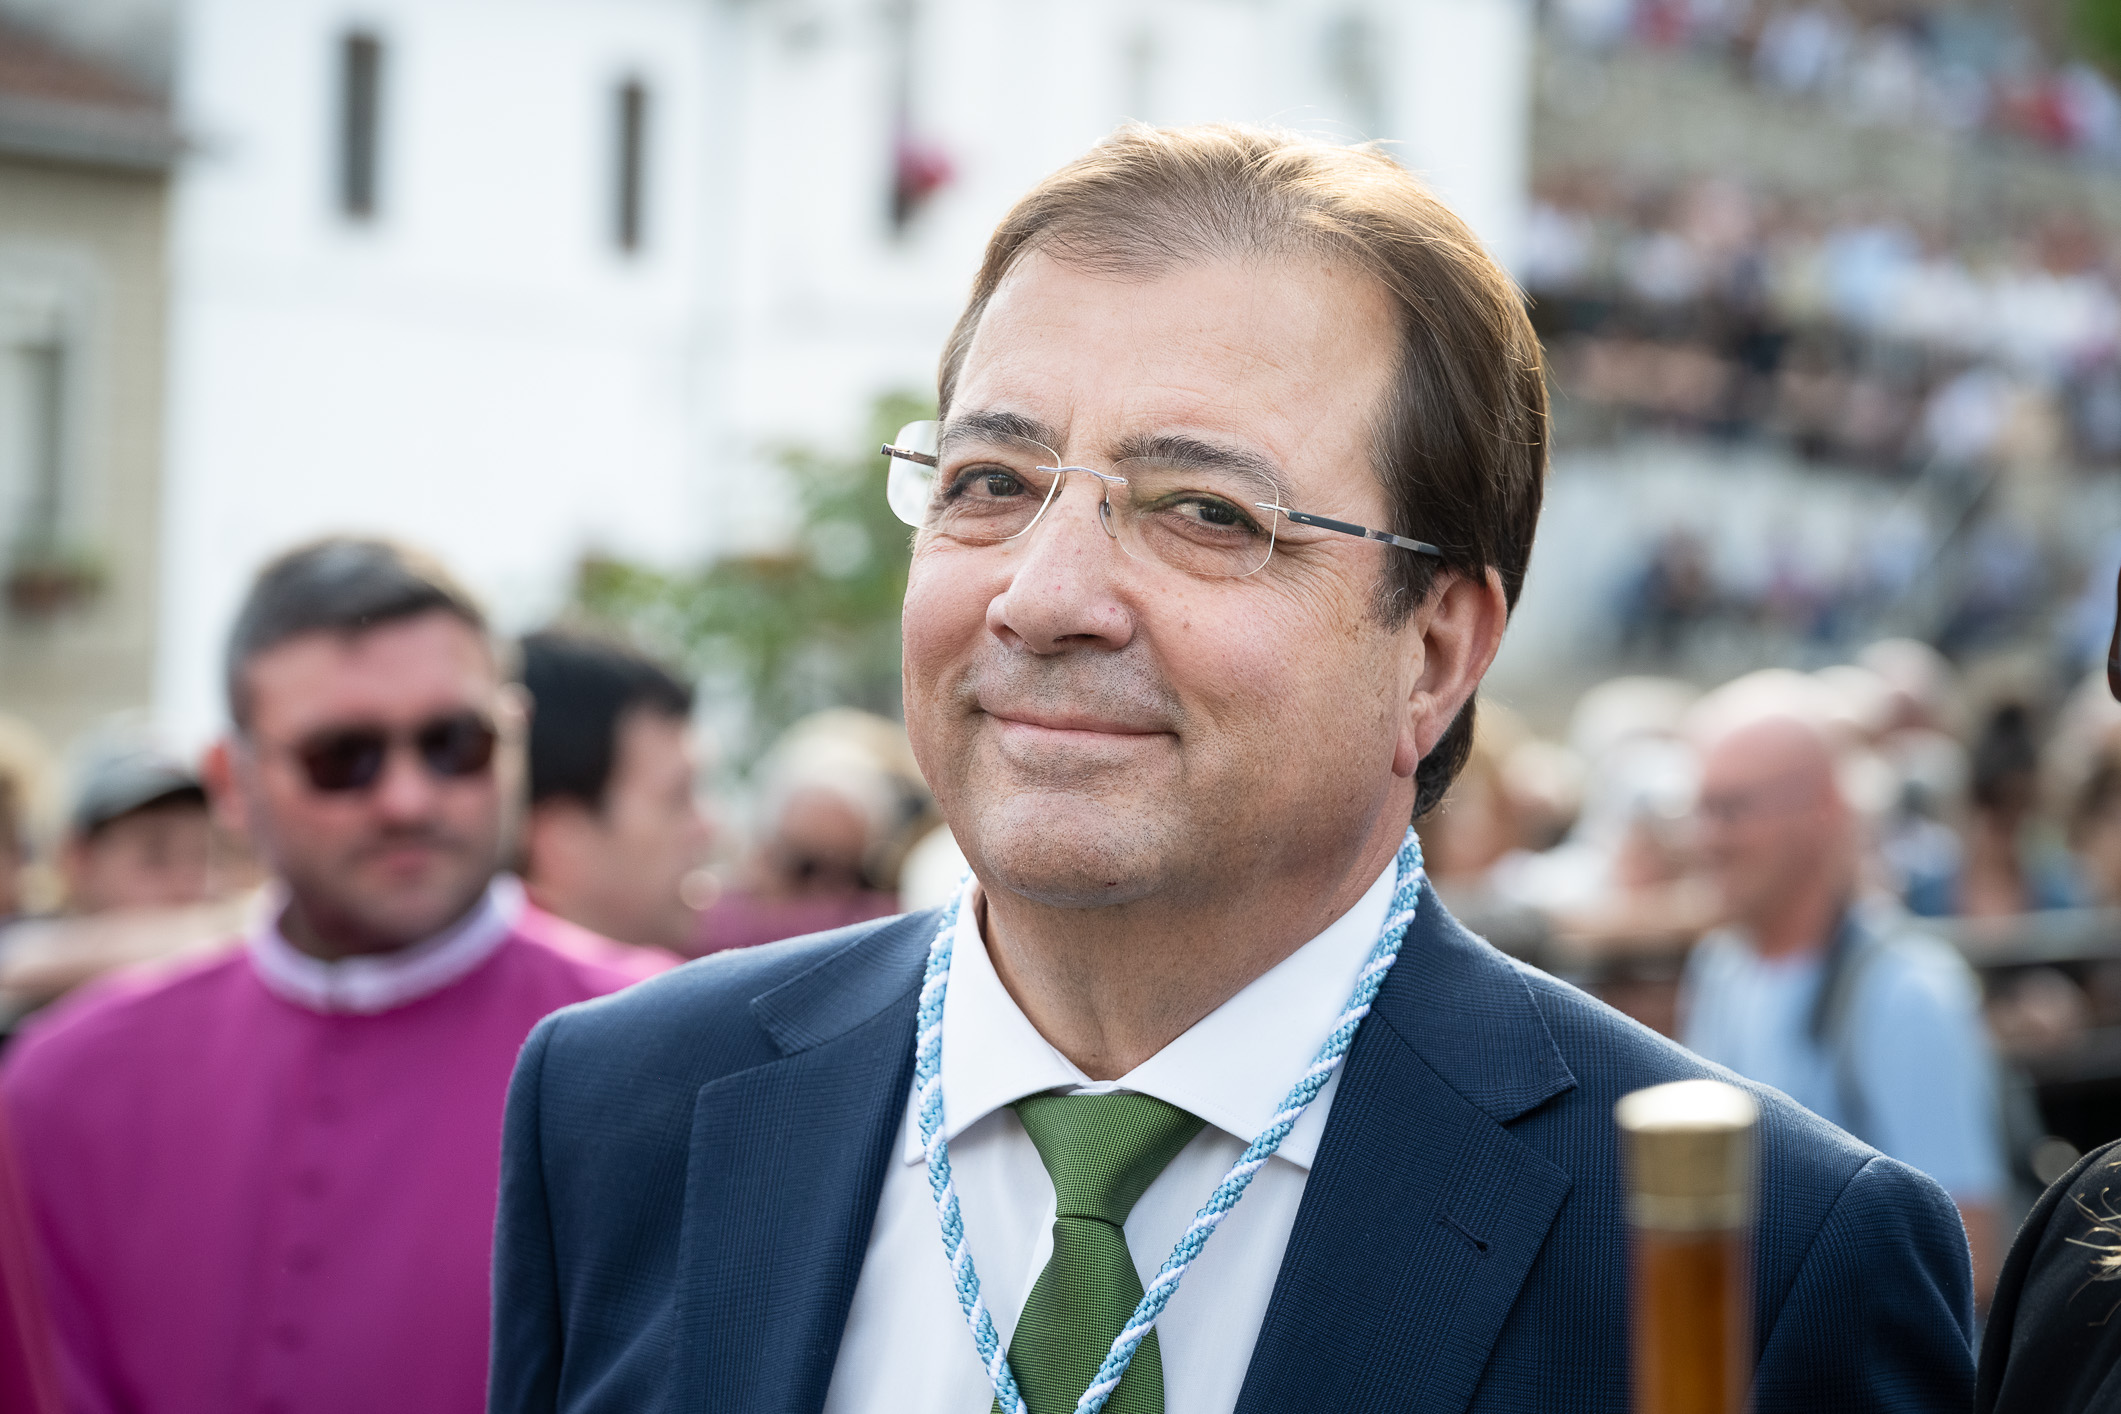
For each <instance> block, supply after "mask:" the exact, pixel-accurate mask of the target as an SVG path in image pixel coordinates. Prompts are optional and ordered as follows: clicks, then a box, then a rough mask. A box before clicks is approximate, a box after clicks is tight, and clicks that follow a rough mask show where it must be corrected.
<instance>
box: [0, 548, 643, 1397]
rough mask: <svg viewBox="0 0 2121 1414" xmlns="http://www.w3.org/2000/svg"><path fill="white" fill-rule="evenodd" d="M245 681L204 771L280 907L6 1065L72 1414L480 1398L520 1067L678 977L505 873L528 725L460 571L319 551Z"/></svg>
mask: <svg viewBox="0 0 2121 1414" xmlns="http://www.w3.org/2000/svg"><path fill="white" fill-rule="evenodd" d="M227 671H228V678H227V684H228V694H229V709H230V716H231V719H232V722H233V724H234V725H233V729H232V730H231V731H230V732H229V734H228V736H227V737H226V738H225V739H224V740H223V741H222V742H221V743H220V744H218V745H217V746H215V747H214V748H213V750H212V752H211V753H210V754H209V756H208V758H207V771H206V776H207V779H208V782H209V785H210V788H211V791H212V794H213V798H214V802H215V804H216V806H217V808H219V809H221V810H222V811H224V812H225V814H226V816H227V818H228V820H229V821H230V823H231V824H233V825H235V826H236V827H238V828H241V829H242V830H244V831H246V832H247V833H248V835H249V837H250V838H251V840H252V842H253V843H254V845H255V846H256V848H257V850H258V851H259V853H260V855H261V857H262V858H263V859H264V860H265V861H266V862H267V863H268V864H269V865H270V866H271V868H272V870H273V872H274V875H275V876H276V879H277V892H276V895H275V897H274V899H273V901H272V904H271V907H270V908H269V910H268V911H267V912H266V914H265V915H264V916H263V917H262V918H261V920H260V922H259V925H258V926H257V928H256V930H255V931H254V932H253V933H252V934H251V935H250V937H249V938H248V939H247V940H245V945H244V946H243V947H242V948H241V949H239V950H233V951H229V952H226V953H223V954H219V955H216V956H214V957H212V958H210V959H207V960H205V961H204V962H197V963H190V964H186V965H183V966H182V967H179V968H177V969H175V970H173V971H172V970H164V971H159V972H155V973H143V974H133V975H129V976H121V977H118V978H115V979H112V980H110V981H107V982H105V983H103V984H100V985H99V986H97V987H95V988H91V989H89V990H88V991H86V992H84V993H83V994H81V995H80V996H79V997H78V998H77V999H73V1000H69V1001H68V1002H67V1003H64V1004H62V1005H61V1006H59V1007H57V1008H54V1010H53V1012H52V1013H51V1014H50V1015H49V1016H48V1017H46V1018H40V1020H39V1022H38V1023H36V1024H35V1025H33V1026H32V1027H31V1028H30V1029H29V1031H28V1033H27V1034H25V1035H24V1036H23V1038H22V1039H21V1040H20V1041H19V1042H18V1043H17V1049H16V1050H15V1051H14V1052H13V1053H12V1054H11V1055H10V1057H9V1061H8V1064H7V1067H6V1069H5V1071H4V1073H0V1098H4V1101H5V1104H6V1108H7V1111H8V1118H9V1119H10V1120H11V1121H12V1124H13V1128H14V1131H15V1136H16V1142H17V1147H18V1149H19V1150H20V1154H21V1160H22V1168H23V1170H24V1176H25V1180H26V1184H27V1187H28V1189H29V1192H30V1195H31V1199H32V1203H33V1206H34V1208H35V1211H36V1216H37V1219H38V1227H39V1231H40V1234H41V1237H42V1245H43V1250H44V1253H45V1256H46V1258H47V1260H46V1263H45V1269H46V1276H47V1279H48V1286H49V1296H50V1301H51V1307H52V1317H53V1323H54V1326H55V1328H56V1331H57V1334H58V1337H59V1342H60V1347H61V1356H62V1364H63V1366H64V1371H63V1373H64V1376H65V1379H66V1383H67V1385H68V1399H69V1403H68V1407H69V1408H70V1409H72V1410H75V1411H93V1412H94V1414H100V1411H106V1410H109V1411H117V1410H129V1411H143V1414H157V1412H158V1411H167V1414H224V1411H232V1410H257V1411H267V1410H288V1411H295V1410H299V1411H304V1414H309V1412H310V1411H334V1410H343V1411H347V1412H348V1414H353V1411H375V1410H386V1409H389V1410H397V1409H405V1410H415V1409H419V1410H426V1409H434V1410H441V1409H469V1408H473V1407H475V1406H476V1405H477V1404H478V1402H479V1400H480V1398H481V1396H482V1391H483V1386H484V1380H485V1361H484V1358H483V1351H484V1348H485V1344H486V1328H487V1301H486V1288H487V1280H486V1273H487V1265H488V1254H489V1251H490V1231H491V1225H492V1218H493V1205H494V1187H495V1167H496V1153H497V1148H498V1142H499V1129H500V1115H501V1106H502V1099H503V1092H504V1088H505V1085H506V1082H507V1076H508V1071H509V1066H510V1065H511V1063H512V1062H513V1060H514V1057H515V1054H516V1051H517V1048H518V1047H519V1046H520V1045H521V1043H522V1041H523V1038H524V1037H525V1036H526V1035H527V1034H528V1033H529V1031H530V1029H531V1027H532V1026H533V1025H534V1024H535V1023H536V1021H537V1020H538V1018H539V1017H541V1016H543V1015H545V1014H546V1013H548V1012H550V1011H552V1010H554V1009H555V1008H558V1007H562V1006H565V1005H567V1004H569V1003H572V1002H577V1001H581V1000H583V999H585V998H589V997H594V996H598V995H601V994H603V993H606V992H610V991H613V990H616V989H617V988H620V987H622V986H625V985H626V984H627V983H629V982H630V981H633V980H636V979H637V978H638V977H640V976H642V975H645V974H646V973H648V972H652V971H655V970H658V969H659V967H660V966H661V965H663V964H662V963H659V962H658V960H657V959H658V955H657V954H652V953H648V952H646V951H643V950H638V949H621V948H619V947H618V946H617V945H616V944H609V943H605V942H604V941H602V940H600V939H595V938H592V937H590V936H589V935H586V934H583V933H580V932H579V930H575V929H566V930H565V931H564V932H561V931H559V930H558V929H557V927H556V926H554V925H552V924H551V923H550V921H549V920H544V921H541V915H539V914H537V913H536V911H535V910H528V911H526V910H525V909H524V907H523V903H522V893H521V889H520V887H519V886H518V885H516V884H515V883H514V881H513V880H510V879H507V878H505V877H498V878H497V877H496V869H497V868H498V865H499V862H500V860H501V859H502V858H503V850H504V845H505V843H506V840H505V836H506V834H507V831H508V827H509V825H510V823H511V816H512V814H513V813H514V810H515V807H516V804H517V800H516V797H517V792H518V790H519V788H520V783H521V777H522V764H521V750H520V736H521V731H522V712H521V709H520V707H519V706H518V705H517V702H516V697H515V695H514V692H513V690H512V689H510V688H508V687H507V686H506V685H505V683H504V681H503V678H502V675H501V672H500V668H499V665H498V663H497V661H496V657H495V653H494V648H493V645H492V643H491V641H490V640H489V637H488V634H487V629H486V623H485V619H484V617H483V615H482V614H481V612H480V610H479V609H478V607H477V606H476V604H474V602H473V601H472V600H471V598H470V597H469V596H468V595H467V594H466V593H465V592H464V591H463V590H462V589H461V588H459V587H458V586H457V585H456V584H454V583H453V582H452V581H451V580H450V578H449V577H448V575H447V574H446V573H445V572H444V571H443V570H441V569H440V568H439V567H438V566H436V565H434V564H432V563H431V562H429V561H427V560H425V559H423V558H422V557H420V556H418V555H415V554H413V553H410V552H408V551H405V550H403V549H401V548H399V547H397V546H394V545H390V544H387V543H383V542H378V541H369V540H353V539H335V540H326V541H322V542H319V543H317V544H313V545H309V546H306V547H304V548H301V549H298V550H295V551H293V552H291V553H289V554H287V555H285V556H283V557H282V558H280V559H279V560H277V561H275V562H274V563H273V564H271V565H269V566H267V567H266V568H265V570H264V571H263V572H262V573H261V574H260V575H259V577H258V579H257V582H256V583H255V585H254V586H253V587H252V590H251V592H250V596H249V598H248V600H247V601H246V602H245V604H244V606H243V609H242V611H241V613H240V615H239V616H238V619H237V622H236V626H235V630H234V633H233V634H232V636H231V641H230V646H229V653H228V670H227Z"/></svg>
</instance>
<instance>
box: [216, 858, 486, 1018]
mask: <svg viewBox="0 0 2121 1414" xmlns="http://www.w3.org/2000/svg"><path fill="white" fill-rule="evenodd" d="M275 894H276V898H275V901H274V903H273V904H272V905H271V906H269V907H268V908H267V909H266V910H265V912H264V919H263V921H262V922H261V923H260V925H259V926H258V928H257V929H256V930H255V931H254V932H252V934H251V935H250V938H249V941H248V946H249V948H250V962H251V966H252V967H253V968H255V969H256V970H257V974H258V980H259V981H261V982H263V983H264V984H265V989H266V990H267V991H269V992H271V993H273V995H275V996H277V997H279V998H280V999H281V1000H283V1001H288V1002H292V1003H294V1004H295V1005H296V1006H300V1007H307V1008H308V1009H309V1010H311V1011H321V1012H326V1013H352V1014H354V1015H358V1016H371V1015H374V1014H375V1013H377V1012H382V1011H390V1010H392V1009H393V1008H395V1007H401V1006H404V1005H405V1004H406V1003H408V1002H416V1001H418V1000H419V999H420V998H422V997H427V996H432V995H433V994H434V993H436V992H439V991H441V990H442V989H443V988H444V987H447V986H448V985H450V983H452V982H456V981H460V980H462V979H463V978H465V977H468V976H470V975H471V974H472V973H473V972H475V971H477V970H478V968H479V965H480V964H481V963H483V962H485V961H486V959H487V958H489V957H491V956H493V952H494V949H495V948H498V947H499V946H500V945H501V944H502V943H503V942H505V941H506V940H507V938H508V934H509V932H510V931H511V930H512V929H513V928H514V927H515V924H516V919H517V917H518V916H520V915H521V913H522V911H523V886H522V885H521V884H519V883H517V882H516V881H515V880H514V879H513V878H511V877H510V876H508V875H506V874H503V875H500V876H499V877H497V878H496V879H495V880H494V881H493V883H492V884H490V885H488V886H487V889H486V893H485V895H484V896H483V897H482V898H480V900H479V901H478V903H477V904H476V905H474V906H473V908H472V910H471V911H470V912H469V913H467V914H465V915H464V916H463V917H462V918H460V919H458V920H457V921H456V922H455V923H452V924H451V925H449V927H447V928H445V929H443V930H442V931H441V932H439V933H437V934H435V935H434V936H433V937H431V938H427V939H424V940H422V941H420V942H417V943H414V944H413V945H412V946H411V947H409V948H401V949H399V950H398V951H397V952H393V953H376V954H373V955H371V956H365V957H347V958H341V959H339V960H338V961H337V962H326V961H324V960H323V959H322V958H318V957H311V956H310V955H309V954H308V953H306V952H303V951H301V950H300V949H299V948H297V947H296V946H295V945H294V944H293V943H290V942H288V941H287V939H286V937H285V936H284V935H283V934H282V933H281V932H280V919H281V917H282V916H283V915H284V914H285V913H286V911H287V895H286V892H285V891H284V889H276V890H275Z"/></svg>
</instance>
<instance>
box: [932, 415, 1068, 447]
mask: <svg viewBox="0 0 2121 1414" xmlns="http://www.w3.org/2000/svg"><path fill="white" fill-rule="evenodd" d="M961 437H1022V438H1026V439H1028V440H1030V441H1033V442H1036V443H1038V444H1039V445H1040V446H1042V447H1051V446H1052V445H1053V443H1054V441H1055V440H1056V438H1055V435H1054V432H1053V429H1052V428H1050V427H1048V426H1046V424H1045V423H1043V422H1040V421H1039V420H1038V419H1037V418H1035V417H1025V416H1024V415H1023V414H1022V413H1016V412H968V413H965V414H963V415H962V416H959V417H953V418H951V419H950V420H949V421H947V422H945V423H944V424H943V431H942V445H943V446H945V447H947V446H949V445H950V443H951V442H952V441H953V440H954V439H957V438H961Z"/></svg>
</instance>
